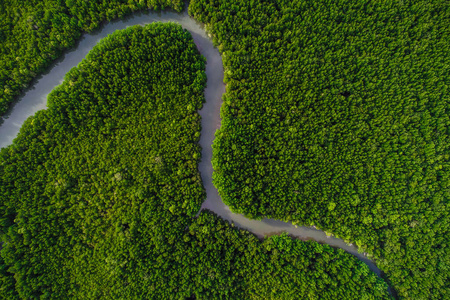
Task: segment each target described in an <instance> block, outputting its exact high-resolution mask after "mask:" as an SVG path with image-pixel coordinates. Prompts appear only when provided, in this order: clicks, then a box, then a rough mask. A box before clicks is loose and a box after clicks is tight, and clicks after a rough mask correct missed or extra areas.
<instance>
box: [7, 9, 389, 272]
mask: <svg viewBox="0 0 450 300" xmlns="http://www.w3.org/2000/svg"><path fill="white" fill-rule="evenodd" d="M152 22H176V23H179V24H181V25H182V26H183V28H185V29H187V30H189V31H190V32H191V34H192V37H193V39H194V42H195V44H196V45H197V47H198V49H199V50H200V52H201V54H202V55H203V56H205V57H206V61H207V64H206V75H207V88H206V89H205V98H206V103H205V104H204V106H203V108H202V110H201V111H200V115H201V117H202V132H201V138H200V145H201V147H202V160H201V162H200V165H199V170H200V173H201V175H202V179H203V185H204V187H205V189H206V193H207V198H206V200H205V202H204V203H203V204H202V209H209V210H211V211H213V212H215V213H216V214H217V215H219V216H220V217H222V218H223V219H225V220H228V221H230V222H232V223H234V225H235V226H237V227H239V228H242V229H245V230H248V231H249V232H252V233H253V234H255V235H256V236H258V237H260V238H262V237H264V236H266V235H272V234H275V233H281V232H287V233H289V234H290V235H291V236H293V237H296V238H299V239H302V240H308V239H311V240H315V241H317V242H319V243H323V244H328V245H331V246H333V247H337V248H341V249H343V250H345V251H347V252H348V253H351V254H353V255H354V256H356V257H357V258H359V259H360V260H361V261H363V262H364V263H366V264H367V265H368V266H369V268H370V269H371V270H372V271H373V272H375V273H376V274H378V275H380V274H381V272H380V270H379V269H378V268H377V267H376V266H375V264H374V263H373V262H372V261H371V260H370V259H368V258H367V257H366V256H365V255H364V254H361V253H358V251H357V248H356V247H355V246H350V245H347V244H346V243H345V242H344V241H343V240H341V239H337V238H334V237H328V236H327V235H326V234H325V233H324V232H323V231H321V230H317V229H314V228H312V227H304V226H298V227H297V226H294V225H292V224H291V223H286V222H282V221H277V220H273V219H263V220H261V221H258V220H251V219H247V218H246V217H244V216H243V215H241V214H235V213H233V212H231V211H230V209H229V207H227V206H226V205H225V204H224V203H223V202H222V200H221V198H220V196H219V195H218V193H217V189H216V188H215V187H214V185H213V183H212V173H213V169H212V164H211V159H212V148H211V145H212V143H213V140H214V134H215V132H216V130H217V129H218V128H219V127H220V123H221V119H220V106H221V104H222V94H223V93H224V92H225V85H224V83H223V73H224V70H223V64H222V58H221V56H220V53H219V51H218V50H217V49H216V48H214V46H213V44H212V41H211V39H210V38H209V37H208V36H207V33H206V32H205V30H204V27H203V25H202V24H200V23H198V22H197V21H195V20H194V19H193V18H191V17H189V15H188V14H187V12H186V11H185V12H183V13H176V12H151V11H149V12H144V13H135V14H133V15H132V16H130V17H128V18H125V19H123V20H118V21H113V22H110V23H107V24H106V25H105V26H103V27H101V28H100V29H98V30H97V31H95V32H94V33H91V34H84V35H83V36H82V38H81V39H80V41H79V42H78V43H77V45H76V46H75V47H74V48H73V49H72V50H70V51H68V52H67V53H66V54H65V55H64V56H63V57H61V58H60V59H59V60H57V61H56V62H55V63H54V64H53V66H52V67H51V68H49V70H48V71H47V72H46V74H43V75H42V76H40V77H39V78H38V79H37V80H36V81H35V83H34V84H33V85H32V87H31V88H29V89H28V90H26V92H25V93H24V94H23V95H22V96H21V97H20V98H19V99H18V101H17V102H16V103H15V104H14V105H13V106H12V108H11V109H10V111H9V113H7V114H6V116H5V117H4V118H3V120H0V124H1V125H0V148H3V147H6V146H8V145H9V144H11V143H12V141H13V139H14V138H15V137H16V136H17V134H18V132H19V130H20V127H21V126H22V124H23V122H24V121H25V120H26V119H27V118H28V117H29V116H31V115H34V114H35V113H36V112H37V111H38V110H41V109H46V102H47V95H48V94H49V93H50V92H51V91H52V90H53V89H54V88H55V87H56V86H58V85H60V84H61V83H62V82H63V80H64V75H65V74H66V73H67V72H68V71H69V70H70V69H71V68H73V67H75V66H77V65H78V64H79V63H80V62H81V61H82V60H83V58H84V57H85V56H86V54H87V53H88V52H89V51H90V50H91V49H92V48H93V47H94V46H95V45H96V44H97V43H98V42H99V41H100V40H101V39H102V38H104V37H106V36H107V35H108V34H111V33H113V32H114V31H115V30H118V29H124V28H126V27H129V26H133V25H137V24H139V25H145V24H148V23H152Z"/></svg>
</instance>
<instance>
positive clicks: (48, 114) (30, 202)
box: [0, 24, 206, 299]
mask: <svg viewBox="0 0 450 300" xmlns="http://www.w3.org/2000/svg"><path fill="white" fill-rule="evenodd" d="M204 68H205V60H204V58H203V57H202V56H201V55H200V54H199V52H198V50H197V48H196V46H195V44H194V43H193V41H192V37H191V34H190V33H189V32H188V31H185V30H183V29H182V28H181V27H180V26H179V25H175V24H164V25H163V24H152V25H149V26H146V27H144V28H142V27H140V26H137V27H131V28H128V29H126V30H123V31H119V32H116V33H114V34H112V35H110V36H108V37H107V38H105V39H103V40H102V41H101V42H100V43H99V45H98V46H96V47H95V48H94V49H93V50H92V51H91V52H90V53H89V54H88V56H87V58H86V59H85V60H83V62H81V63H80V64H79V65H78V67H76V68H74V69H72V70H71V71H70V72H69V73H68V74H67V75H66V78H65V81H64V83H63V84H62V85H61V86H59V87H57V88H56V89H55V90H54V91H53V92H52V93H51V94H50V95H49V99H48V109H47V110H44V111H39V112H38V113H37V114H36V115H35V116H33V117H31V118H29V119H28V120H27V122H26V123H25V124H24V126H23V127H22V129H21V131H20V134H19V136H18V137H17V138H16V139H15V140H14V143H13V145H11V146H9V147H7V148H4V149H2V150H1V153H0V162H1V163H0V195H1V199H2V201H1V204H2V206H1V211H0V212H1V217H2V227H1V232H2V234H3V241H4V242H6V245H4V248H3V249H2V256H3V257H4V259H5V263H6V264H7V265H9V267H10V268H9V269H8V272H10V273H14V278H15V279H16V290H17V292H18V293H19V295H20V297H21V298H35V297H40V296H43V297H51V298H56V299H66V298H67V297H76V298H98V297H101V298H110V299H117V298H136V297H138V296H139V297H138V298H148V295H152V294H154V293H155V289H156V288H158V289H162V291H163V292H162V293H161V295H164V293H166V294H168V293H169V294H170V289H169V288H166V289H165V288H164V284H162V283H161V282H165V281H166V280H168V279H167V278H172V279H171V280H173V281H176V279H177V274H176V272H175V271H176V270H173V269H172V267H171V265H170V260H171V259H170V257H169V254H170V253H171V249H172V248H173V246H172V244H174V243H175V242H176V241H177V240H178V239H179V236H180V232H183V231H184V230H185V228H186V226H188V225H189V221H190V220H191V218H192V217H193V216H195V214H196V213H197V212H198V210H199V209H200V205H201V203H202V201H203V199H204V196H205V194H204V190H203V186H202V183H201V177H200V174H199V172H198V170H197V164H198V162H199V159H200V147H199V145H198V139H199V138H198V135H196V133H198V132H199V131H200V116H199V114H198V113H197V110H199V109H200V108H201V107H202V102H203V100H204V97H203V89H204V86H205V84H206V81H205V79H204ZM188 107H190V108H191V109H188ZM194 154H196V157H197V158H194V157H193V155H194ZM153 265H155V266H157V267H155V268H152V267H151V266H153ZM171 272H173V274H172V273H171ZM178 277H179V276H178ZM171 287H172V286H171Z"/></svg>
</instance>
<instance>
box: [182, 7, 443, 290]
mask: <svg viewBox="0 0 450 300" xmlns="http://www.w3.org/2000/svg"><path fill="white" fill-rule="evenodd" d="M189 11H190V14H191V15H193V16H194V17H195V18H196V19H197V20H199V21H201V22H203V23H205V24H206V28H207V29H208V30H209V31H210V33H211V34H212V36H213V38H214V41H215V43H216V44H217V45H218V47H219V49H220V50H221V52H222V55H223V61H224V68H225V81H226V83H227V92H226V94H225V95H224V98H223V99H224V104H223V107H222V118H223V121H222V127H221V128H220V130H219V131H218V133H217V138H216V140H215V142H214V146H213V148H214V155H213V167H214V170H215V174H214V183H215V185H216V186H217V188H218V190H219V194H220V195H221V197H222V199H223V200H224V202H225V203H226V204H227V205H229V206H230V207H231V208H232V210H233V211H234V212H238V213H243V214H245V215H246V216H248V217H251V218H262V217H270V218H275V219H282V220H286V221H293V222H294V223H296V224H305V225H317V226H318V227H320V228H322V229H324V230H326V231H329V232H332V233H334V234H335V235H337V236H339V237H341V238H344V239H346V240H349V241H352V242H355V243H356V245H358V247H360V248H361V249H363V250H365V251H367V252H369V253H370V254H372V255H374V257H375V258H376V263H377V266H379V267H380V269H382V270H383V271H384V272H386V274H387V277H388V278H389V280H390V282H391V283H392V285H393V287H394V289H395V290H396V291H397V292H398V295H399V296H400V297H401V298H409V299H444V298H448V297H450V294H449V293H450V286H449V282H450V281H449V274H450V272H449V266H450V247H448V242H449V236H450V233H449V223H450V220H449V184H450V181H449V178H450V177H449V175H450V159H449V158H450V156H449V150H450V149H449V144H450V139H449V133H450V131H449V128H450V119H449V100H450V98H449V86H450V76H449V74H450V56H449V55H448V53H449V51H448V49H450V39H449V36H450V26H448V24H449V22H450V4H449V2H448V1H441V0H433V1H428V0H426V1H409V0H404V1H390V0H389V1H383V2H382V3H381V2H374V1H367V0H357V1H355V0H339V1H327V0H323V1H322V0H319V1H318V0H311V1H305V0H294V1H285V0H270V1H264V2H261V1H229V0H214V1H212V0H193V1H192V2H191V4H190V6H189Z"/></svg>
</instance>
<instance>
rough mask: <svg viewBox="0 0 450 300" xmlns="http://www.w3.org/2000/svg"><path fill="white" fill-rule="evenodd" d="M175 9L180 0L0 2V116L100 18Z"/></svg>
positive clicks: (180, 4) (14, 0) (105, 18)
mask: <svg viewBox="0 0 450 300" xmlns="http://www.w3.org/2000/svg"><path fill="white" fill-rule="evenodd" d="M167 7H169V8H173V9H175V10H177V11H181V10H182V9H183V7H184V1H182V0H115V1H106V0H90V1H85V0H20V1H18V0H2V1H0V116H1V115H3V114H4V113H5V112H6V110H7V108H8V105H9V103H11V102H12V101H13V100H14V99H15V97H16V96H17V95H19V94H20V92H21V91H22V90H24V89H25V88H26V87H27V86H28V84H29V83H30V82H31V80H32V79H33V78H35V77H36V76H37V75H38V74H40V73H42V72H43V71H44V70H45V68H46V67H47V66H48V65H49V64H50V63H51V62H52V61H54V60H55V59H56V58H57V57H59V56H60V55H61V54H62V51H63V50H65V49H67V48H69V47H72V46H73V45H74V44H75V42H76V40H77V39H78V38H79V37H80V36H81V33H82V32H84V31H91V30H93V29H95V28H96V27H98V26H99V24H101V22H103V21H105V20H112V19H115V18H118V17H123V16H125V15H127V14H129V13H131V12H133V11H136V10H143V9H147V8H152V9H164V8H167Z"/></svg>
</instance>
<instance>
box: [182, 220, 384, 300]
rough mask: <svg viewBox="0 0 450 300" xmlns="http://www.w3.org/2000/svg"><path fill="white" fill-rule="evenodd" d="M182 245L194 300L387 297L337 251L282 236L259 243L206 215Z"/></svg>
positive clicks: (377, 283)
mask: <svg viewBox="0 0 450 300" xmlns="http://www.w3.org/2000/svg"><path fill="white" fill-rule="evenodd" d="M184 241H185V243H184V244H182V245H183V247H184V248H183V250H182V253H180V256H181V255H184V263H185V264H184V265H183V267H182V268H183V269H184V270H189V271H188V272H189V278H190V279H191V281H192V283H191V286H192V287H193V289H194V292H193V293H192V294H193V295H195V296H196V297H197V298H198V299H389V298H390V297H389V294H388V292H387V285H386V283H385V282H384V281H383V280H382V279H381V278H379V277H377V276H376V275H375V274H374V273H372V272H370V270H369V268H368V267H367V265H366V264H364V263H363V262H361V261H360V260H358V259H357V258H356V257H354V256H352V255H349V254H348V253H346V252H344V251H343V250H341V249H334V248H332V247H330V246H328V245H320V244H318V243H317V242H313V241H309V242H304V241H300V240H295V239H292V238H290V237H288V236H286V235H281V236H272V237H269V238H267V239H266V240H264V241H263V242H262V243H261V242H260V241H259V240H258V239H257V238H256V237H255V236H254V235H253V234H250V233H248V232H246V231H243V230H238V229H236V228H232V227H231V226H230V225H229V224H228V223H227V222H226V221H223V220H222V219H220V218H218V217H216V216H215V215H214V214H213V213H210V212H202V213H201V214H200V216H199V218H197V219H195V220H194V221H193V223H192V225H190V227H189V232H187V233H185V235H184ZM186 263H188V265H186Z"/></svg>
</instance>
